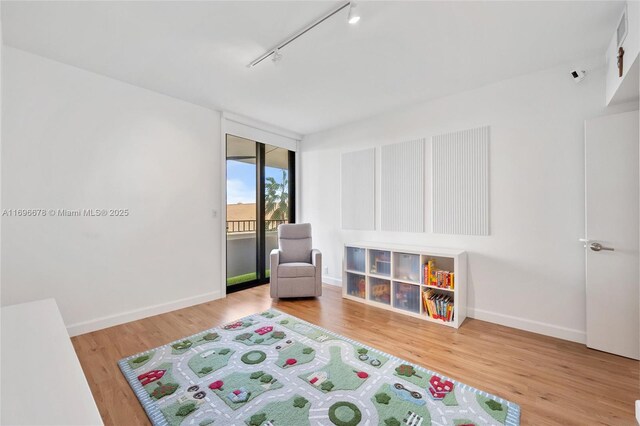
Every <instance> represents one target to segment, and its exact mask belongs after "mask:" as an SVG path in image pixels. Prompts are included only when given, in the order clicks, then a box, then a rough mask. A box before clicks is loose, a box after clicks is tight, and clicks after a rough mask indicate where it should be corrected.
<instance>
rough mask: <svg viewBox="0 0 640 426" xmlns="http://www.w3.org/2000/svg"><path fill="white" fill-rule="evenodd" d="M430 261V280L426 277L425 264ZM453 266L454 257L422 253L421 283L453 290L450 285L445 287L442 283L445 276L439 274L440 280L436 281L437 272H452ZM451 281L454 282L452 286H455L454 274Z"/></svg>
mask: <svg viewBox="0 0 640 426" xmlns="http://www.w3.org/2000/svg"><path fill="white" fill-rule="evenodd" d="M430 261H431V262H432V266H433V270H431V276H432V281H431V282H430V281H429V279H428V277H427V267H426V265H427V264H428V263H429V262H430ZM454 266H455V262H454V259H453V258H451V257H442V256H427V255H422V267H423V270H422V283H423V284H424V285H425V286H428V287H430V288H442V289H448V290H453V289H452V288H451V287H447V286H446V285H445V283H444V280H445V277H444V276H440V281H439V282H438V279H437V278H438V276H437V275H438V274H437V272H445V273H449V274H451V273H453V271H454V269H455V268H454ZM453 280H454V281H453V282H454V287H455V274H454V276H453Z"/></svg>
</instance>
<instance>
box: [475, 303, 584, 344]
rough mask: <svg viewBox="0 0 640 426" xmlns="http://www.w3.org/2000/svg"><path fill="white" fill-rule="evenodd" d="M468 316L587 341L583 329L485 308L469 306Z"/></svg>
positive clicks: (574, 340) (552, 335)
mask: <svg viewBox="0 0 640 426" xmlns="http://www.w3.org/2000/svg"><path fill="white" fill-rule="evenodd" d="M467 316H468V317H471V318H475V319H479V320H482V321H488V322H492V323H495V324H500V325H504V326H507V327H512V328H517V329H520V330H525V331H531V332H533V333H538V334H544V335H545V336H551V337H557V338H559V339H564V340H569V341H572V342H577V343H583V344H584V343H586V341H587V334H586V332H584V331H582V330H576V329H572V328H566V327H560V326H557V325H553V324H548V323H545V322H540V321H534V320H529V319H525V318H518V317H514V316H511V315H504V314H499V313H496V312H489V311H485V310H483V309H476V308H471V307H467Z"/></svg>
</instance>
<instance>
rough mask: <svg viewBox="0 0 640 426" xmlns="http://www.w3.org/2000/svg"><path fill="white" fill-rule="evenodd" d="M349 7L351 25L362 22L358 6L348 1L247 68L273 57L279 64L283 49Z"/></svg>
mask: <svg viewBox="0 0 640 426" xmlns="http://www.w3.org/2000/svg"><path fill="white" fill-rule="evenodd" d="M347 7H348V8H349V15H348V17H347V22H348V23H350V24H355V23H356V22H358V21H359V20H360V12H359V11H358V5H357V4H356V3H355V2H353V1H348V2H346V3H343V4H342V5H340V6H338V7H337V8H335V9H333V10H331V11H329V12H328V13H326V14H324V15H322V16H321V17H320V18H318V19H316V20H315V21H313V22H312V23H311V24H309V25H307V26H306V27H304V28H302V29H300V30H298V31H297V32H296V33H294V34H292V35H291V36H289V37H288V38H286V39H284V40H282V41H281V42H280V43H278V44H276V45H275V46H274V47H272V48H271V49H269V50H267V51H266V52H264V53H263V54H262V55H260V56H258V57H257V58H256V59H254V60H253V61H251V62H249V64H248V65H247V67H248V68H252V67H255V66H256V65H258V64H259V63H260V62H262V61H264V60H265V59H267V58H268V57H269V56H271V60H272V61H273V62H274V63H277V62H278V61H280V60H281V59H282V54H281V53H280V50H281V49H282V48H283V47H285V46H287V45H288V44H289V43H291V42H293V41H294V40H296V39H298V38H299V37H301V36H302V35H304V34H305V33H307V32H308V31H311V30H312V29H313V28H315V27H316V26H318V25H320V24H321V23H323V22H324V21H326V20H327V19H329V18H331V17H332V16H333V15H335V14H336V13H338V12H340V11H341V10H343V9H346V8H347Z"/></svg>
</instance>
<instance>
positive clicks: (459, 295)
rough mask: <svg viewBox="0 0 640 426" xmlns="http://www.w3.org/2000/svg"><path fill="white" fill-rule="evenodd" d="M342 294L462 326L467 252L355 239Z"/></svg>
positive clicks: (347, 259)
mask: <svg viewBox="0 0 640 426" xmlns="http://www.w3.org/2000/svg"><path fill="white" fill-rule="evenodd" d="M343 265H344V271H343V280H342V283H343V284H342V295H343V297H344V298H346V299H350V300H355V301H358V302H362V303H367V304H369V305H373V306H377V307H380V308H383V309H389V310H392V311H396V312H400V313H403V314H406V315H410V316H413V317H416V318H420V319H423V320H426V321H431V322H436V323H439V324H443V325H447V326H450V327H454V328H458V327H459V326H460V324H462V322H463V321H464V319H465V318H466V316H467V309H466V306H467V255H466V253H465V252H464V251H461V250H452V249H438V248H428V247H416V246H402V245H396V244H385V243H368V242H364V243H351V244H345V248H344V262H343Z"/></svg>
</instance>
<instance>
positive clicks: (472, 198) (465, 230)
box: [431, 126, 489, 235]
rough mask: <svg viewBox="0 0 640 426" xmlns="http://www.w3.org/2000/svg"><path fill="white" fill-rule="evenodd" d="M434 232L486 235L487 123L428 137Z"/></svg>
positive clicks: (487, 207)
mask: <svg viewBox="0 0 640 426" xmlns="http://www.w3.org/2000/svg"><path fill="white" fill-rule="evenodd" d="M431 149H432V151H431V162H432V167H431V170H432V179H431V182H432V191H431V194H432V209H433V210H432V215H431V216H432V228H433V232H434V233H440V234H463V235H489V127H488V126H487V127H479V128H476V129H470V130H463V131H459V132H453V133H448V134H444V135H439V136H434V137H433V138H432V141H431Z"/></svg>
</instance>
